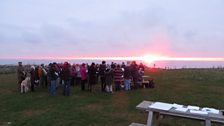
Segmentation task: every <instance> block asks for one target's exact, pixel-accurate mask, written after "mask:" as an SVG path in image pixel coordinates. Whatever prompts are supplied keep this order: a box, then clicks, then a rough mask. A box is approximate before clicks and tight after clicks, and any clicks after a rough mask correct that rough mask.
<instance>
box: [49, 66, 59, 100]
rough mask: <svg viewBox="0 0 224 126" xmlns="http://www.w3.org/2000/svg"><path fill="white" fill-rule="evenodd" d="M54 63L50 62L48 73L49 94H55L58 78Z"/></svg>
mask: <svg viewBox="0 0 224 126" xmlns="http://www.w3.org/2000/svg"><path fill="white" fill-rule="evenodd" d="M56 65H57V64H56V63H53V64H51V66H50V69H49V75H48V76H49V79H50V85H49V87H50V88H49V93H50V95H51V96H55V95H56V80H57V79H58V76H59V73H58V71H57V67H56Z"/></svg>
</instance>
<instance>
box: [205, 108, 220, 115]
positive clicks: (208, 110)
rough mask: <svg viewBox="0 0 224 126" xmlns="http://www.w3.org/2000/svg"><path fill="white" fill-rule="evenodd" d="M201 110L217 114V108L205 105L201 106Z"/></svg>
mask: <svg viewBox="0 0 224 126" xmlns="http://www.w3.org/2000/svg"><path fill="white" fill-rule="evenodd" d="M202 111H204V112H208V113H214V114H219V110H217V109H214V108H207V107H205V108H202Z"/></svg>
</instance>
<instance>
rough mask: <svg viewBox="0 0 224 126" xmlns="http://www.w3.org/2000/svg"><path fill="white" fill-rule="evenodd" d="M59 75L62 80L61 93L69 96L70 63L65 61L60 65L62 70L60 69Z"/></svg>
mask: <svg viewBox="0 0 224 126" xmlns="http://www.w3.org/2000/svg"><path fill="white" fill-rule="evenodd" d="M61 75H62V80H63V82H64V84H63V95H64V96H69V95H70V84H71V82H70V80H71V68H70V64H69V63H68V62H65V63H64V65H63V67H62V71H61Z"/></svg>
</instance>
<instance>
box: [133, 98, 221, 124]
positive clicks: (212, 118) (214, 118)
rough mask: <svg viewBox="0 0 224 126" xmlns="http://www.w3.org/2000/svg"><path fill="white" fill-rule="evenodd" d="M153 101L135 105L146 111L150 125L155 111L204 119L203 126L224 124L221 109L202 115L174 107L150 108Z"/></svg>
mask: <svg viewBox="0 0 224 126" xmlns="http://www.w3.org/2000/svg"><path fill="white" fill-rule="evenodd" d="M153 103H154V102H151V101H142V102H141V103H140V104H138V105H137V106H136V108H137V109H139V110H143V111H147V112H148V119H147V126H152V121H153V114H154V113H155V112H157V113H159V114H161V115H170V116H176V117H182V118H190V119H197V120H204V121H205V126H211V122H217V123H223V124H224V116H223V112H222V111H220V112H219V114H213V113H208V114H205V115H204V114H195V113H191V112H190V111H189V110H188V111H186V112H181V111H176V110H175V108H171V109H170V110H160V109H155V108H150V107H149V106H150V105H152V104H153ZM133 124H135V123H133ZM133 126H134V125H133Z"/></svg>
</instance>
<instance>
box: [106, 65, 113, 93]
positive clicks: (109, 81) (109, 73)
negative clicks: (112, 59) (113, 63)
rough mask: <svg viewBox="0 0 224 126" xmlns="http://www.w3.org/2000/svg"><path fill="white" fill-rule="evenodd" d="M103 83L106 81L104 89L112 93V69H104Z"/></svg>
mask: <svg viewBox="0 0 224 126" xmlns="http://www.w3.org/2000/svg"><path fill="white" fill-rule="evenodd" d="M105 83H106V88H105V90H106V91H107V92H109V93H113V86H112V83H113V70H112V69H110V68H107V69H106V71H105Z"/></svg>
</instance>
